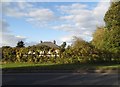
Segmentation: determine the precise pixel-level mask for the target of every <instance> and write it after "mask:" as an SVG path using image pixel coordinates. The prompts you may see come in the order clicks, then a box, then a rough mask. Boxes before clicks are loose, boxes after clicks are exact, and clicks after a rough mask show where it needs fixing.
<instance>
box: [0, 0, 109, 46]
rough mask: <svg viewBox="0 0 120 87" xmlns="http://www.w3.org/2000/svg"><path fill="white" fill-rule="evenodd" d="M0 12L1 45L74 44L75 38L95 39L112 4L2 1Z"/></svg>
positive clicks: (99, 2) (98, 2)
mask: <svg viewBox="0 0 120 87" xmlns="http://www.w3.org/2000/svg"><path fill="white" fill-rule="evenodd" d="M1 6H2V9H1V10H0V11H1V13H2V14H0V15H1V16H0V27H1V29H2V31H0V39H1V41H2V42H0V46H2V45H10V46H16V43H17V42H18V41H20V40H23V41H24V42H25V44H26V46H28V45H33V44H36V43H39V42H40V40H42V41H53V40H56V41H57V44H61V43H62V42H63V41H66V42H67V43H68V44H70V43H71V41H72V39H73V36H77V37H81V38H82V39H84V40H86V41H90V40H92V33H93V32H94V31H95V30H96V27H97V26H104V21H103V17H104V15H105V12H106V11H107V10H108V8H109V2H104V1H101V0H98V1H96V2H93V1H91V2H25V1H22V2H2V3H1Z"/></svg>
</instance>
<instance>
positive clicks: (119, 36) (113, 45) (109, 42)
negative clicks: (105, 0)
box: [104, 1, 120, 53]
mask: <svg viewBox="0 0 120 87" xmlns="http://www.w3.org/2000/svg"><path fill="white" fill-rule="evenodd" d="M104 21H105V24H106V28H107V30H108V31H107V32H106V35H105V37H104V38H105V40H104V41H105V43H106V45H105V46H106V49H108V50H109V51H111V52H117V53H118V52H120V1H118V2H111V6H110V8H109V9H108V11H107V12H106V14H105V17H104Z"/></svg>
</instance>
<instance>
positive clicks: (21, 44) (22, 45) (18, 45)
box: [16, 41, 25, 47]
mask: <svg viewBox="0 0 120 87" xmlns="http://www.w3.org/2000/svg"><path fill="white" fill-rule="evenodd" d="M24 45H25V44H24V42H23V41H18V43H17V46H16V47H24Z"/></svg>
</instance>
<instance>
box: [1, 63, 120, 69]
mask: <svg viewBox="0 0 120 87" xmlns="http://www.w3.org/2000/svg"><path fill="white" fill-rule="evenodd" d="M1 68H2V69H15V68H16V69H18V68H27V69H42V70H44V69H45V70H74V69H120V64H78V63H77V64H52V63H51V64H34V63H7V64H2V67H1Z"/></svg>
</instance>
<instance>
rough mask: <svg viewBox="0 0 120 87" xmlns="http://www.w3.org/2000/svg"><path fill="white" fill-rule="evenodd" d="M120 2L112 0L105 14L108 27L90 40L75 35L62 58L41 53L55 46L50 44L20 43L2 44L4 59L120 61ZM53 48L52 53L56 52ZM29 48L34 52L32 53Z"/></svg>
mask: <svg viewBox="0 0 120 87" xmlns="http://www.w3.org/2000/svg"><path fill="white" fill-rule="evenodd" d="M119 8H120V1H118V2H112V3H111V6H110V8H109V10H108V11H107V13H106V14H105V17H104V20H105V24H106V25H105V26H103V27H98V28H97V29H96V31H95V33H94V34H93V40H92V41H91V42H86V41H84V40H82V39H80V38H75V41H74V42H73V44H72V45H71V46H68V47H67V48H65V46H66V42H64V43H63V44H62V45H61V46H60V48H59V50H60V52H59V55H60V56H59V57H56V56H55V57H48V56H39V52H40V50H43V51H45V52H44V54H46V52H47V51H48V50H49V49H51V48H49V47H48V46H29V47H24V43H23V42H18V44H17V46H16V47H9V46H4V47H2V61H3V63H9V62H27V63H54V64H55V63H56V64H68V63H103V62H114V63H120V16H119V15H120V14H119V13H120V9H119ZM52 50H54V49H51V52H52V54H55V53H54V51H52ZM29 51H31V52H32V54H29V55H28V53H29Z"/></svg>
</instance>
